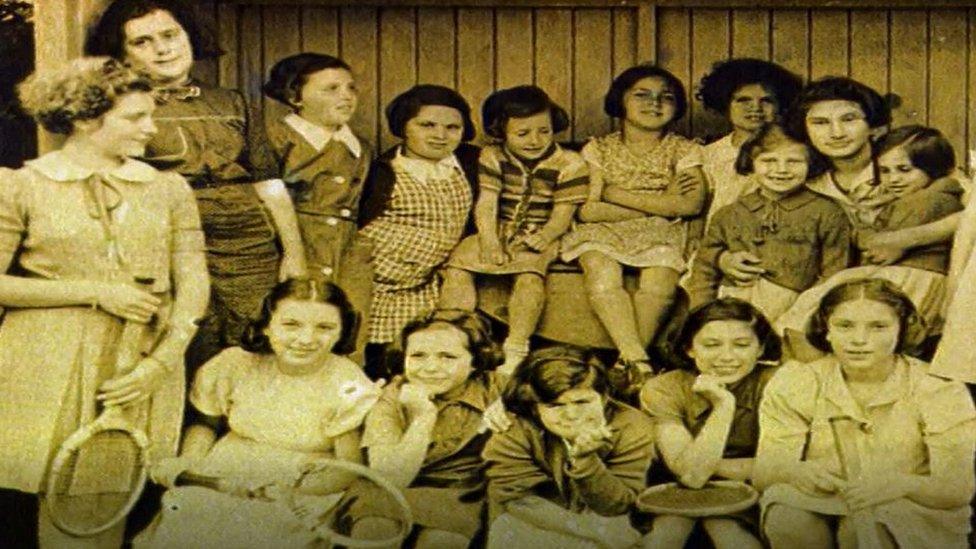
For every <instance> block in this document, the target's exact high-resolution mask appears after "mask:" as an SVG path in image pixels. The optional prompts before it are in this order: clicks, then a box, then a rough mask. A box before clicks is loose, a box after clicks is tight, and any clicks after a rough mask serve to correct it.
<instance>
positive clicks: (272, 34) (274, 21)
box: [261, 6, 302, 124]
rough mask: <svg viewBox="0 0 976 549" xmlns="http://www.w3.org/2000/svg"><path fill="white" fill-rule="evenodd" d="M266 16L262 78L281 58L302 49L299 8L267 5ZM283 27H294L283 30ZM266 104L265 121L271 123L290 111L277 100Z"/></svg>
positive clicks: (263, 15)
mask: <svg viewBox="0 0 976 549" xmlns="http://www.w3.org/2000/svg"><path fill="white" fill-rule="evenodd" d="M261 15H262V17H263V18H264V29H263V30H264V34H263V37H262V38H263V40H262V41H263V44H264V58H263V60H262V61H263V63H262V66H261V75H262V79H263V78H266V77H267V75H268V72H269V71H270V70H271V67H272V66H273V65H274V64H275V63H277V62H278V61H279V60H281V59H284V58H285V57H287V56H289V55H294V54H296V53H298V52H300V51H301V50H302V44H301V40H300V36H299V33H298V32H295V30H296V29H299V28H300V25H301V22H300V21H301V19H300V12H299V9H298V8H295V7H290V6H282V7H265V8H264V9H263V10H262V14H261ZM281 29H292V30H291V31H290V32H283V31H282V30H281ZM263 105H264V121H265V124H270V123H272V122H273V121H276V120H279V119H281V117H283V116H285V115H286V114H288V113H289V112H290V109H288V107H286V106H284V105H282V104H281V103H278V102H277V101H274V100H270V99H266V100H265V101H264V102H263Z"/></svg>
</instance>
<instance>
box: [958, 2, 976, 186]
mask: <svg viewBox="0 0 976 549" xmlns="http://www.w3.org/2000/svg"><path fill="white" fill-rule="evenodd" d="M968 24H969V72H968V74H969V79H968V80H969V89H968V90H966V91H967V95H966V102H967V105H966V115H967V119H966V150H965V151H963V152H964V154H965V156H963V157H960V158H956V164H957V165H959V166H961V167H963V168H965V169H966V173H969V174H971V173H973V168H976V157H974V156H976V155H974V153H973V152H970V151H973V149H976V112H974V105H973V103H974V102H976V78H973V75H976V8H970V9H969V18H968Z"/></svg>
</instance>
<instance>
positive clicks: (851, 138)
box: [806, 99, 871, 159]
mask: <svg viewBox="0 0 976 549" xmlns="http://www.w3.org/2000/svg"><path fill="white" fill-rule="evenodd" d="M806 127H807V135H809V136H810V143H811V144H812V145H813V146H814V148H816V149H817V150H818V151H820V152H821V153H822V154H824V155H825V156H827V157H828V158H835V159H848V158H854V157H856V156H857V155H859V154H861V153H862V152H864V151H865V150H866V148H867V147H868V146H869V139H870V137H871V128H870V126H868V121H867V119H866V117H865V115H864V111H863V110H862V109H861V106H860V105H859V104H857V103H855V102H853V101H846V100H841V99H831V100H828V101H819V102H817V103H814V104H813V105H812V106H811V107H810V110H809V111H807V116H806Z"/></svg>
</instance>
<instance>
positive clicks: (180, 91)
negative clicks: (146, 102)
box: [152, 86, 200, 104]
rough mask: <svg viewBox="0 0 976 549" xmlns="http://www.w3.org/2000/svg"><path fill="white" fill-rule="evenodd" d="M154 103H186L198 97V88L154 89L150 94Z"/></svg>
mask: <svg viewBox="0 0 976 549" xmlns="http://www.w3.org/2000/svg"><path fill="white" fill-rule="evenodd" d="M152 95H153V98H154V99H156V103H159V104H163V103H168V102H170V101H187V100H189V99H192V98H194V97H200V86H176V87H174V88H156V89H154V90H153V92H152Z"/></svg>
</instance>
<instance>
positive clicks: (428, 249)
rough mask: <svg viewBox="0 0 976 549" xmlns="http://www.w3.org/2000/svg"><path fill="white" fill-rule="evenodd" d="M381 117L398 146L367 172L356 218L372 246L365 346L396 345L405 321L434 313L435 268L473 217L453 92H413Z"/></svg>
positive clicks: (465, 130)
mask: <svg viewBox="0 0 976 549" xmlns="http://www.w3.org/2000/svg"><path fill="white" fill-rule="evenodd" d="M386 117H387V121H388V123H389V127H390V132H391V133H392V134H393V135H395V136H397V137H399V138H401V139H403V143H401V144H400V145H398V146H396V147H394V148H393V149H392V150H390V151H388V152H387V153H386V154H384V155H383V156H382V157H380V158H379V159H377V160H376V161H375V162H374V163H373V165H372V166H371V168H370V175H369V176H368V177H367V182H366V185H365V188H364V189H363V198H362V201H361V206H360V212H359V220H360V225H361V226H362V227H363V228H362V230H361V231H360V233H359V234H360V237H361V238H364V239H365V240H366V242H367V243H368V244H369V245H370V246H371V247H372V258H373V301H372V306H371V310H370V318H369V341H370V343H376V344H386V343H389V342H391V341H394V339H395V338H396V337H397V335H398V334H399V333H400V331H401V330H402V329H403V327H404V326H405V325H406V324H407V322H409V321H410V320H413V319H414V318H416V317H417V316H419V315H421V314H425V313H427V312H429V311H431V310H433V309H434V306H435V304H436V303H437V298H438V278H437V268H438V267H440V266H441V265H442V264H443V263H444V262H445V261H446V260H447V258H448V257H449V256H450V254H451V250H453V249H454V247H455V246H456V245H457V243H458V242H459V241H460V240H461V237H462V236H463V234H464V232H465V226H466V224H467V221H468V216H469V212H470V211H471V204H472V203H473V197H474V188H473V183H471V181H473V180H474V169H473V168H472V167H471V166H470V165H471V164H472V162H471V160H473V159H474V158H476V157H477V148H475V147H471V146H469V145H465V144H463V143H462V141H467V140H469V139H471V138H472V137H474V124H473V123H472V122H471V109H470V107H469V106H468V104H467V102H466V101H465V100H464V98H463V97H461V96H460V95H459V94H458V93H457V92H455V91H454V90H451V89H449V88H445V87H443V86H434V85H419V86H414V87H413V88H411V89H410V90H408V91H406V92H404V93H402V94H401V95H399V96H398V97H396V98H395V99H394V100H393V101H392V102H391V103H390V104H389V105H388V106H387V107H386ZM465 165H468V169H464V167H463V166H465ZM371 354H372V353H367V355H371Z"/></svg>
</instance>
